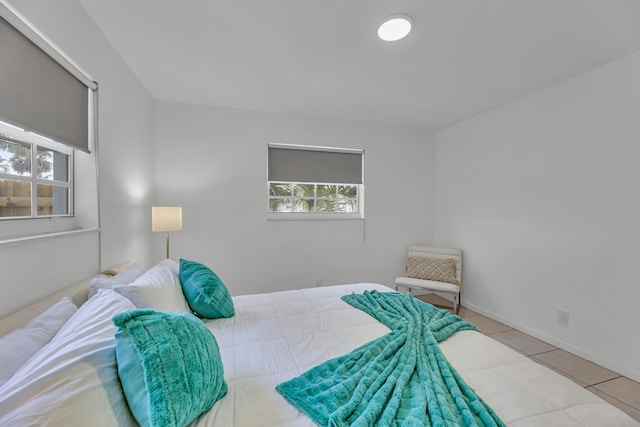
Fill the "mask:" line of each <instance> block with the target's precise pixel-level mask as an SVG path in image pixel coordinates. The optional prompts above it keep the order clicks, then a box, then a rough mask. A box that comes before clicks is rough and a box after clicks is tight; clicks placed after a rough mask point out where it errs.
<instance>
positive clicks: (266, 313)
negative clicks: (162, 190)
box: [193, 284, 640, 427]
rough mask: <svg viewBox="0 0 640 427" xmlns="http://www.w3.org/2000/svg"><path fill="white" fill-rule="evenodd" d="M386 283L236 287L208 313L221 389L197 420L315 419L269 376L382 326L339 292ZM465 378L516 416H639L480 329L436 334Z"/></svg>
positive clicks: (558, 421) (277, 422)
mask: <svg viewBox="0 0 640 427" xmlns="http://www.w3.org/2000/svg"><path fill="white" fill-rule="evenodd" d="M371 289H377V290H379V291H383V292H388V291H391V289H389V288H387V287H385V286H382V285H377V284H356V285H342V286H331V287H321V288H311V289H303V290H296V291H284V292H276V293H271V294H260V295H247V296H239V297H234V304H235V309H236V315H235V316H234V317H232V318H230V319H217V320H212V321H208V322H207V326H208V327H209V329H210V330H211V331H212V332H213V333H214V335H215V336H216V338H217V340H218V344H219V346H220V350H221V354H222V359H223V363H224V369H225V378H226V380H227V383H228V385H229V391H228V394H227V396H225V397H224V398H223V399H221V400H220V401H218V402H217V403H216V404H215V405H214V407H213V408H212V409H211V410H210V411H209V412H207V413H206V414H204V415H202V416H201V417H200V418H199V419H197V420H196V421H194V423H193V425H197V426H216V427H217V426H220V427H222V426H224V427H228V426H313V425H314V424H313V423H312V422H311V421H310V419H309V418H307V417H306V416H305V415H303V414H302V413H300V412H299V411H298V410H297V409H295V408H294V407H293V406H291V405H290V404H289V403H287V402H286V401H285V400H284V399H283V398H282V397H281V396H280V395H279V394H278V393H277V392H276V391H275V386H276V385H277V384H279V383H281V382H283V381H286V380H289V379H291V378H293V377H295V376H297V375H300V374H301V373H303V372H305V371H306V370H308V369H310V368H311V367H313V366H315V365H317V364H320V363H322V362H324V361H326V360H328V359H331V358H334V357H337V356H341V355H343V354H345V353H347V352H349V351H351V350H353V349H355V348H356V347H358V346H360V345H362V344H364V343H366V342H368V341H371V340H373V339H375V338H378V337H380V336H382V335H384V334H385V333H387V332H388V331H389V329H387V327H385V326H383V325H382V324H380V323H379V322H378V321H376V320H375V319H373V318H372V317H370V316H369V315H367V314H365V313H364V312H362V311H360V310H357V309H355V308H353V307H351V306H350V305H348V304H347V303H345V302H343V301H342V300H341V299H340V296H342V295H345V294H349V293H352V292H356V293H360V292H362V291H364V290H371ZM441 348H442V351H443V352H444V354H445V355H446V357H447V358H448V360H449V361H450V362H451V363H452V364H453V366H454V367H455V368H456V369H457V370H458V372H459V373H460V374H461V375H462V377H463V378H464V379H465V380H466V382H467V383H468V384H469V385H470V386H471V387H473V388H474V389H475V391H476V392H477V393H478V394H479V395H480V396H481V397H482V398H483V399H484V400H485V401H486V402H487V403H488V404H489V405H490V406H491V407H492V408H493V409H494V410H495V412H496V413H497V414H498V416H500V418H501V419H502V420H503V421H504V422H505V423H506V424H507V425H513V426H586V425H588V426H598V427H600V426H638V425H640V424H639V423H637V422H635V421H634V420H632V419H631V418H630V417H629V416H628V415H626V414H624V413H623V412H622V411H620V410H618V409H616V408H614V407H613V406H611V405H609V404H608V403H606V402H604V401H603V400H602V399H600V398H599V397H597V396H596V395H594V394H592V393H590V392H589V391H587V390H585V389H583V388H582V387H580V386H578V385H577V384H575V383H573V382H572V381H570V380H568V379H566V378H564V377H563V376H561V375H559V374H557V373H556V372H553V371H551V370H550V369H548V368H545V367H543V366H541V365H539V364H537V363H535V362H533V361H531V360H530V359H528V358H527V357H525V356H523V355H521V354H519V353H517V352H515V351H513V350H511V349H509V348H508V347H506V346H504V345H503V344H501V343H499V342H497V341H495V340H493V339H491V338H489V337H487V336H485V335H482V334H480V333H478V332H473V331H463V332H459V333H457V334H454V335H453V336H452V337H450V338H449V339H447V340H446V341H444V342H442V343H441Z"/></svg>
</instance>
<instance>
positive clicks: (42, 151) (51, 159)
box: [0, 130, 73, 220]
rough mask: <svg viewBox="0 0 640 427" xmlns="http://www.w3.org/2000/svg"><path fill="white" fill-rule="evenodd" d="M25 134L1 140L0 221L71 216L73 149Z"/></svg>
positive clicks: (17, 132)
mask: <svg viewBox="0 0 640 427" xmlns="http://www.w3.org/2000/svg"><path fill="white" fill-rule="evenodd" d="M19 133H20V131H19V130H17V131H16V132H15V133H14V134H19ZM24 134H25V136H29V135H30V136H31V138H29V139H34V140H37V139H41V140H42V141H38V142H26V141H20V140H18V139H13V138H7V137H0V220H2V219H15V218H34V217H47V216H68V215H72V214H73V210H72V206H73V197H72V196H73V192H72V191H71V189H72V179H71V177H72V165H73V162H72V158H73V150H71V149H66V147H64V146H58V145H59V144H56V143H53V142H51V143H49V144H47V142H46V139H45V138H41V137H40V138H39V137H37V136H35V135H33V134H29V133H27V132H24ZM25 139H26V138H25ZM54 147H55V148H54Z"/></svg>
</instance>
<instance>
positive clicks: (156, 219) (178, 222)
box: [151, 206, 182, 231]
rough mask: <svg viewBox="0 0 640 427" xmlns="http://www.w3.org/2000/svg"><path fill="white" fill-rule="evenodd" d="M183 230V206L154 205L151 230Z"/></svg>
mask: <svg viewBox="0 0 640 427" xmlns="http://www.w3.org/2000/svg"><path fill="white" fill-rule="evenodd" d="M178 230H182V207H181V206H152V207H151V231H178Z"/></svg>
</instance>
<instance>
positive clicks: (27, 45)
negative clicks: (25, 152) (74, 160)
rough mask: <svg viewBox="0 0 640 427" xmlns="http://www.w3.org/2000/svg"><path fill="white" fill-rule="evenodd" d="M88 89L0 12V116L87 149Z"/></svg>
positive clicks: (57, 139) (6, 120)
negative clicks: (0, 16) (1, 15)
mask: <svg viewBox="0 0 640 427" xmlns="http://www.w3.org/2000/svg"><path fill="white" fill-rule="evenodd" d="M89 90H90V89H89V88H88V87H87V86H86V85H85V84H84V83H82V82H81V81H80V80H78V79H77V78H76V77H75V76H74V75H73V74H71V73H70V72H69V71H67V70H66V69H65V68H64V67H63V66H61V65H60V64H59V63H58V62H57V61H55V60H54V59H52V58H51V57H50V56H49V55H48V54H47V53H45V52H44V51H43V50H41V49H40V48H39V47H38V46H36V45H35V44H34V43H33V42H31V40H29V39H28V38H27V37H25V36H24V35H23V34H22V33H21V32H20V31H18V30H17V29H15V28H14V27H13V26H12V25H11V24H10V23H9V22H7V21H6V20H5V19H4V18H0V120H2V121H5V122H7V123H11V124H14V125H16V126H19V127H22V128H25V129H27V130H31V131H34V132H36V133H39V134H42V135H44V136H47V137H49V138H51V139H54V140H56V141H59V142H62V143H64V144H66V145H70V146H72V147H73V148H77V149H79V150H82V151H87V152H88V151H89Z"/></svg>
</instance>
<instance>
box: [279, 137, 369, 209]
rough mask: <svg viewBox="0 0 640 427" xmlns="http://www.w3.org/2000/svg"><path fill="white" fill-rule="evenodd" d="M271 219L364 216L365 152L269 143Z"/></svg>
mask: <svg viewBox="0 0 640 427" xmlns="http://www.w3.org/2000/svg"><path fill="white" fill-rule="evenodd" d="M268 160H269V165H268V208H267V212H268V217H269V218H270V219H348V218H356V219H357V218H363V217H364V206H363V200H364V181H363V165H364V151H363V150H354V149H346V148H333V147H311V146H303V145H286V144H269V155H268Z"/></svg>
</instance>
